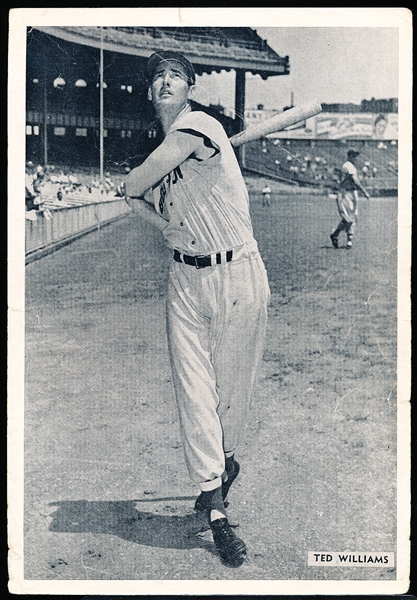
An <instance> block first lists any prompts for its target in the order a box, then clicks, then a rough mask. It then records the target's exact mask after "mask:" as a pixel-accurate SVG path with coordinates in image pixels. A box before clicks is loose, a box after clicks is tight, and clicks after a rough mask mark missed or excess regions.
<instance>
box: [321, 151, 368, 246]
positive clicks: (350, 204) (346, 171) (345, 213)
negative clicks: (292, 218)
mask: <svg viewBox="0 0 417 600" xmlns="http://www.w3.org/2000/svg"><path fill="white" fill-rule="evenodd" d="M359 154H360V152H359V151H358V150H348V153H347V161H346V162H345V163H344V164H343V165H342V169H341V180H340V185H339V191H338V194H337V208H338V211H339V214H340V216H341V221H340V223H339V225H338V226H337V228H336V229H335V231H334V232H333V233H332V234H330V239H331V240H332V244H333V246H334V248H338V247H339V241H338V237H339V233H340V232H341V231H346V234H347V244H346V248H352V243H353V236H354V233H355V228H356V221H357V218H358V190H360V191H361V192H362V194H363V195H364V196H365V197H366V198H368V200H369V198H370V196H369V193H368V192H367V191H366V189H365V188H364V187H363V186H362V184H361V182H360V181H359V178H358V174H357V170H356V158H357V157H358V156H359Z"/></svg>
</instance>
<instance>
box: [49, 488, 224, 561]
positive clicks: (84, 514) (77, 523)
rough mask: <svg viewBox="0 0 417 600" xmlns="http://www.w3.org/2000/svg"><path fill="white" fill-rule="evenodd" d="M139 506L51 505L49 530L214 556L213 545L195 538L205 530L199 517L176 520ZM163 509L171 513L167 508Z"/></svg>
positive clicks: (79, 502)
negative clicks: (112, 537) (106, 536)
mask: <svg viewBox="0 0 417 600" xmlns="http://www.w3.org/2000/svg"><path fill="white" fill-rule="evenodd" d="M177 499H181V500H185V499H186V498H177ZM187 499H188V498H187ZM170 500H171V501H172V500H175V499H174V498H157V499H156V498H155V499H152V500H151V499H149V500H147V502H158V501H159V502H161V501H168V502H169V501H170ZM142 502H143V500H129V501H120V502H92V501H88V500H64V501H62V502H53V503H51V504H50V506H55V507H56V511H55V512H54V513H53V514H52V522H51V524H50V526H49V530H50V531H53V532H56V533H96V534H110V535H117V536H119V537H120V538H122V539H124V540H127V541H128V542H132V543H134V544H140V545H144V546H154V547H157V548H176V549H180V550H185V549H191V548H204V549H206V550H207V551H209V552H211V553H213V554H215V547H214V543H213V542H212V541H210V540H206V539H204V538H201V537H199V536H198V535H197V534H198V533H200V532H203V531H205V530H207V529H208V526H207V521H206V520H205V519H204V518H203V517H202V516H201V515H199V514H198V513H194V512H193V513H191V514H187V515H184V516H178V515H172V514H169V515H163V514H157V513H152V512H146V511H141V510H140V508H139V509H138V505H139V506H140V505H141V503H142ZM166 508H167V509H168V510H172V507H170V506H167V507H166Z"/></svg>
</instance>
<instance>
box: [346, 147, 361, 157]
mask: <svg viewBox="0 0 417 600" xmlns="http://www.w3.org/2000/svg"><path fill="white" fill-rule="evenodd" d="M347 154H348V156H359V154H360V152H359V150H355V149H354V148H351V149H350V150H348V153H347Z"/></svg>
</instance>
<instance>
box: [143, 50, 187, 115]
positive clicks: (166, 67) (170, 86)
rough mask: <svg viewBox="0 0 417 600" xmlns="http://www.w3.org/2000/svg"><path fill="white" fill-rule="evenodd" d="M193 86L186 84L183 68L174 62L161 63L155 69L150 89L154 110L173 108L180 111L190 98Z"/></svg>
mask: <svg viewBox="0 0 417 600" xmlns="http://www.w3.org/2000/svg"><path fill="white" fill-rule="evenodd" d="M193 92H194V86H193V85H191V86H190V85H189V84H188V78H187V74H186V72H185V70H184V68H183V66H182V65H181V64H180V63H178V62H176V61H163V62H161V63H160V64H159V66H158V68H157V69H156V71H155V73H154V76H153V79H152V84H151V87H150V98H151V100H152V102H153V104H154V106H155V108H158V107H163V106H173V107H176V108H178V109H179V110H181V109H182V108H183V107H184V106H185V105H186V104H187V102H188V100H189V99H190V98H191V97H192V95H193Z"/></svg>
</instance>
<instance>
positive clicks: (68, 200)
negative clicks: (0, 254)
mask: <svg viewBox="0 0 417 600" xmlns="http://www.w3.org/2000/svg"><path fill="white" fill-rule="evenodd" d="M123 195H124V194H123V183H122V174H117V175H113V176H112V175H111V174H110V172H108V171H107V172H106V173H105V176H104V177H103V179H102V180H101V179H100V176H99V175H98V174H97V173H90V172H84V171H82V170H79V171H77V170H75V169H70V168H61V167H60V168H56V167H55V166H54V165H48V166H46V167H43V166H42V165H35V164H34V163H33V162H31V161H28V162H27V163H26V172H25V203H26V211H25V216H26V218H27V219H29V220H36V219H37V218H38V216H43V217H45V218H46V219H50V218H52V214H53V213H52V212H51V210H52V209H58V208H64V207H70V206H76V205H81V204H88V203H92V202H104V201H106V200H113V199H115V198H117V197H122V196H123Z"/></svg>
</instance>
